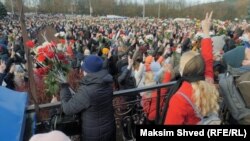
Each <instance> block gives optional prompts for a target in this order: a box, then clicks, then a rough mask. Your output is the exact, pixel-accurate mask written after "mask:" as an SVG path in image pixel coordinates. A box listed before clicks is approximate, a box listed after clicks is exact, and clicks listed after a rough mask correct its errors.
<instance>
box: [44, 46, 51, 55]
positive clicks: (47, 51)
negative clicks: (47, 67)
mask: <svg viewBox="0 0 250 141" xmlns="http://www.w3.org/2000/svg"><path fill="white" fill-rule="evenodd" d="M49 52H50V48H49V46H45V47H43V53H45V54H48V53H49Z"/></svg>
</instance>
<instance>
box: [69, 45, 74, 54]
mask: <svg viewBox="0 0 250 141" xmlns="http://www.w3.org/2000/svg"><path fill="white" fill-rule="evenodd" d="M67 53H68V55H69V56H73V55H74V54H73V50H72V47H71V46H68V47H67Z"/></svg>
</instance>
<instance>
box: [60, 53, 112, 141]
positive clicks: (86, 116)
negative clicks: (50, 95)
mask: <svg viewBox="0 0 250 141" xmlns="http://www.w3.org/2000/svg"><path fill="white" fill-rule="evenodd" d="M102 65H103V61H102V59H101V58H100V57H98V56H94V55H90V56H88V57H87V58H86V59H85V62H84V64H83V66H82V68H83V70H84V78H83V80H82V81H81V82H80V87H79V89H78V91H77V93H76V94H75V95H74V96H73V97H71V94H70V90H69V88H68V87H67V86H68V85H67V84H66V85H65V84H63V85H62V89H61V92H60V95H61V101H62V107H63V112H64V113H65V114H68V115H72V114H76V113H79V112H81V121H82V139H83V140H87V141H99V140H102V141H113V140H115V137H116V136H115V130H116V127H115V118H114V110H113V105H112V104H113V103H112V100H113V87H112V82H113V79H112V76H111V75H110V74H108V71H107V70H102Z"/></svg>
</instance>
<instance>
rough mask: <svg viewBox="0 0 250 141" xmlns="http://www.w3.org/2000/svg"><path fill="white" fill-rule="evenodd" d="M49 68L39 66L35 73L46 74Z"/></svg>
mask: <svg viewBox="0 0 250 141" xmlns="http://www.w3.org/2000/svg"><path fill="white" fill-rule="evenodd" d="M48 71H49V69H48V68H47V67H42V68H37V69H35V70H34V73H35V74H36V75H38V76H42V75H45V74H46V73H48Z"/></svg>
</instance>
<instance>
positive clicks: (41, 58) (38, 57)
mask: <svg viewBox="0 0 250 141" xmlns="http://www.w3.org/2000/svg"><path fill="white" fill-rule="evenodd" d="M36 59H37V61H38V62H41V63H42V62H44V61H45V59H46V57H45V56H44V55H43V54H39V55H38V56H37V58H36Z"/></svg>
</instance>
